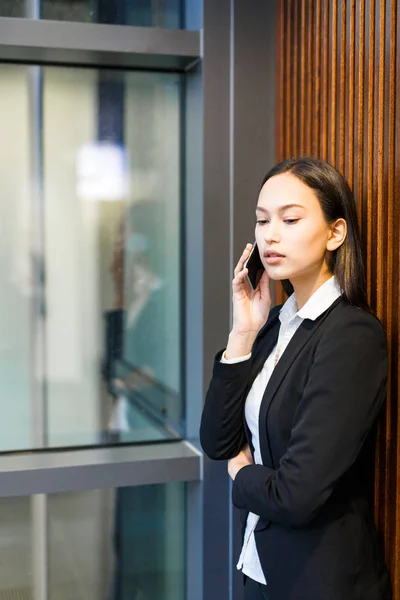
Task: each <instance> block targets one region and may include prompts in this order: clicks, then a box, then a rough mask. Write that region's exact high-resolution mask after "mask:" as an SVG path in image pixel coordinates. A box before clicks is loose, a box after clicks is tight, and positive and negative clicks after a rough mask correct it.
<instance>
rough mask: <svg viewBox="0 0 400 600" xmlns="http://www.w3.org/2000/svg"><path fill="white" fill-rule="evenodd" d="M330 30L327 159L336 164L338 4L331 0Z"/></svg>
mask: <svg viewBox="0 0 400 600" xmlns="http://www.w3.org/2000/svg"><path fill="white" fill-rule="evenodd" d="M331 6H332V31H331V46H332V51H331V69H330V73H331V77H332V79H331V94H332V95H331V136H330V137H331V140H330V142H331V144H330V154H329V157H328V158H329V161H330V162H331V164H333V165H334V166H336V111H337V107H336V102H337V30H338V23H337V19H338V6H337V1H336V0H333V1H332V4H331Z"/></svg>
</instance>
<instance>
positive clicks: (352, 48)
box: [346, 0, 356, 190]
mask: <svg viewBox="0 0 400 600" xmlns="http://www.w3.org/2000/svg"><path fill="white" fill-rule="evenodd" d="M349 12H350V15H349V20H350V26H349V29H350V31H349V77H348V80H349V94H348V112H347V114H346V117H347V122H348V168H347V177H348V181H349V184H350V186H351V188H352V189H353V190H354V110H355V106H354V97H355V71H354V63H355V51H356V48H355V18H356V2H355V0H351V3H350V10H349Z"/></svg>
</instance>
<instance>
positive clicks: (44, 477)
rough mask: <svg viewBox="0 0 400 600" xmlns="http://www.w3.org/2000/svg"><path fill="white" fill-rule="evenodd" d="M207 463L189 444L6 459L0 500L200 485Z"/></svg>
mask: <svg viewBox="0 0 400 600" xmlns="http://www.w3.org/2000/svg"><path fill="white" fill-rule="evenodd" d="M202 461H203V459H202V453H201V452H199V451H198V450H196V448H194V446H192V445H191V444H190V443H188V442H185V441H182V442H168V443H160V444H147V445H142V446H138V445H134V446H126V445H124V446H117V447H111V448H96V449H93V448H88V449H85V450H67V451H59V450H57V451H45V452H33V453H29V454H26V453H21V454H14V455H4V456H2V458H1V475H0V478H1V486H0V498H5V497H9V496H29V495H33V494H55V493H59V492H70V491H83V490H94V489H104V488H116V487H124V486H131V487H133V486H141V485H151V484H158V483H170V482H180V481H188V482H189V481H199V480H201V478H202Z"/></svg>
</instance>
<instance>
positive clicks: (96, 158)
mask: <svg viewBox="0 0 400 600" xmlns="http://www.w3.org/2000/svg"><path fill="white" fill-rule="evenodd" d="M30 75H31V73H30V67H22V66H11V65H2V66H1V67H0V91H1V88H2V87H3V88H4V91H5V90H7V93H2V94H0V108H1V111H0V123H1V125H2V131H3V132H7V131H8V130H9V135H6V138H5V139H8V140H11V142H10V143H9V144H7V145H4V146H3V150H2V151H1V150H0V159H1V160H0V165H1V166H0V169H1V171H2V178H1V180H0V181H1V183H0V186H1V192H2V194H1V196H0V214H2V218H3V223H6V224H8V223H9V224H10V225H12V226H7V227H5V231H4V233H3V238H2V245H0V261H3V263H4V268H3V269H0V273H1V275H0V276H1V277H2V290H3V294H2V300H1V301H2V311H0V315H3V316H2V317H1V318H0V329H2V337H1V339H2V345H3V348H0V375H1V376H0V403H1V405H0V408H1V410H2V415H5V418H4V420H3V421H2V425H0V434H1V435H0V450H4V449H20V448H21V449H22V448H29V447H31V434H32V427H33V419H32V416H31V410H32V408H31V407H32V394H31V389H32V385H33V383H34V382H35V381H36V380H37V378H38V377H39V374H38V373H37V372H36V371H35V368H34V363H33V356H34V353H35V352H36V342H37V323H38V322H39V319H43V323H44V338H45V348H46V356H45V366H44V371H45V382H44V383H45V386H44V395H43V397H42V398H41V399H39V400H41V401H42V402H43V403H44V406H45V414H46V416H47V421H46V439H47V444H48V445H50V446H60V445H61V446H65V445H67V446H68V445H87V444H99V443H105V442H107V441H112V442H118V441H120V442H124V441H148V440H159V439H160V440H161V439H170V438H172V439H175V438H177V437H179V436H181V435H182V433H183V417H184V415H183V408H182V397H181V380H182V376H181V345H180V339H181V318H182V311H181V305H180V289H181V284H180V281H181V266H180V263H181V260H180V239H181V228H180V177H181V173H180V152H181V149H180V135H181V132H180V89H181V80H180V76H179V75H176V74H157V73H134V72H122V71H118V72H108V71H97V70H90V69H82V70H81V69H67V68H51V67H46V68H43V69H42V70H41V78H42V89H43V93H42V98H41V105H40V106H35V104H34V103H33V102H32V93H31V88H30V85H31V77H30ZM33 109H34V110H33ZM35 110H36V113H38V114H39V113H40V112H41V111H42V112H43V117H42V119H41V123H42V129H41V134H40V138H41V139H39V140H33V142H35V143H33V144H32V136H34V135H35V134H34V131H35V130H34V128H33V127H32V118H34V117H32V115H34V114H36V113H35ZM30 148H35V152H36V153H41V163H42V172H43V178H42V181H41V186H40V189H41V196H40V198H39V199H36V197H35V196H33V194H32V193H31V192H32V187H31V181H32V178H35V177H39V176H40V175H41V173H40V172H36V173H35V172H32V164H33V161H32V159H33V158H34V157H33V156H31V155H30ZM38 202H40V206H42V207H43V208H41V209H40V210H41V211H42V212H41V213H40V214H42V215H43V222H42V224H41V228H40V227H39V230H37V227H38V224H37V223H38V219H37V218H35V219H33V218H32V215H36V217H37V215H38V214H39V213H38V212H37V211H38V210H39V205H38V204H37V203H38ZM35 228H36V229H35ZM41 231H42V238H43V239H42V244H41V250H40V252H41V254H40V255H39V256H36V255H35V257H34V256H33V250H32V248H33V247H32V239H37V236H38V233H39V234H40V232H41ZM38 264H41V265H43V268H42V270H41V272H42V273H45V279H43V280H35V278H34V274H35V273H37V269H36V270H35V269H34V268H33V265H38ZM42 285H45V288H44V292H45V304H44V307H43V311H42V313H41V314H40V315H38V314H37V313H35V304H34V299H35V297H36V295H37V290H38V288H40V287H41V286H42ZM1 352H2V354H1ZM35 401H36V399H35Z"/></svg>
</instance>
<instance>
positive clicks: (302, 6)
mask: <svg viewBox="0 0 400 600" xmlns="http://www.w3.org/2000/svg"><path fill="white" fill-rule="evenodd" d="M300 15H301V17H300V18H301V27H300V48H299V52H300V56H301V63H300V65H301V66H300V90H301V97H300V99H299V104H300V144H299V149H298V152H297V153H298V154H300V155H301V156H303V155H304V154H305V137H306V120H305V114H306V112H305V108H306V107H305V104H306V89H307V81H306V51H307V45H306V0H302V2H300Z"/></svg>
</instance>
